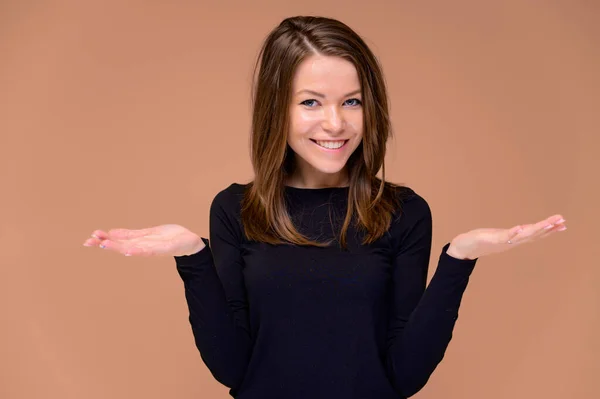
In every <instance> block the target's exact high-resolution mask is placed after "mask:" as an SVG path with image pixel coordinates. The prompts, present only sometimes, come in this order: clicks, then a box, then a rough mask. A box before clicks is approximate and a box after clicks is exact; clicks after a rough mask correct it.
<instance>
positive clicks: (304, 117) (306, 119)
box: [290, 111, 322, 137]
mask: <svg viewBox="0 0 600 399" xmlns="http://www.w3.org/2000/svg"><path fill="white" fill-rule="evenodd" d="M321 114H322V113H321V112H319V111H311V112H302V111H298V112H294V113H292V114H291V115H290V118H291V126H290V127H291V132H290V133H291V135H292V136H294V137H300V136H304V135H306V134H309V133H311V132H313V131H314V130H315V129H316V128H318V127H319V126H320V123H321V120H322V115H321Z"/></svg>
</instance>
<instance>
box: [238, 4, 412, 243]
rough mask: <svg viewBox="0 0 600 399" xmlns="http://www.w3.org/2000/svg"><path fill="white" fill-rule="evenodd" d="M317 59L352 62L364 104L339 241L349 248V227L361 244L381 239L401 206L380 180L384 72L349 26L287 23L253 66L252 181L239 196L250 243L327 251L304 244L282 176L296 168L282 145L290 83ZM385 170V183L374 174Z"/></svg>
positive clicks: (316, 20) (387, 132) (305, 19)
mask: <svg viewBox="0 0 600 399" xmlns="http://www.w3.org/2000/svg"><path fill="white" fill-rule="evenodd" d="M313 54H321V55H327V56H336V57H341V58H344V59H346V60H348V61H350V62H351V63H352V64H353V65H354V66H355V67H356V70H357V72H358V77H359V80H360V84H361V90H362V99H363V100H362V102H363V112H364V115H363V120H364V122H363V123H364V126H363V139H362V142H361V143H360V144H359V146H358V147H357V148H356V150H355V151H354V153H353V154H352V155H351V156H350V158H349V159H348V162H347V164H346V167H347V168H348V175H349V178H350V186H349V194H348V210H347V213H346V217H345V219H344V223H343V225H342V228H341V231H340V236H339V238H338V239H339V242H340V244H341V245H342V247H344V248H345V247H346V236H347V230H348V227H349V226H350V224H351V223H352V222H353V220H354V223H355V225H356V227H357V228H358V229H359V230H362V231H364V232H365V233H366V234H365V235H364V239H363V244H368V243H372V242H373V241H375V240H377V239H378V238H379V237H381V236H382V235H384V234H385V232H386V231H387V229H388V228H389V226H390V223H391V219H392V215H393V212H394V211H396V210H397V209H398V208H399V205H400V203H399V201H398V190H397V189H398V188H399V186H396V185H394V184H391V183H389V182H386V181H385V164H384V158H385V151H386V144H387V141H388V138H389V137H390V136H391V126H390V120H389V110H388V98H387V93H386V87H385V82H384V78H383V74H382V71H381V67H380V65H379V62H378V61H377V59H376V57H375V56H374V54H373V53H372V52H371V50H370V49H369V48H368V46H367V45H366V44H365V42H364V41H363V40H362V39H361V37H360V36H359V35H358V34H357V33H355V32H354V31H353V30H352V29H351V28H350V27H348V26H347V25H345V24H344V23H342V22H340V21H337V20H335V19H331V18H324V17H310V16H297V17H291V18H286V19H285V20H283V21H282V22H281V23H280V24H279V26H277V27H276V28H275V29H273V31H271V33H270V34H269V35H268V36H267V38H266V40H265V41H264V43H263V45H262V48H261V50H260V52H259V55H258V58H257V62H256V65H255V69H254V80H253V90H252V98H253V115H252V133H251V143H250V152H251V160H252V165H253V168H254V173H255V178H254V181H252V182H251V183H250V184H249V185H248V189H247V190H246V192H245V194H244V198H243V201H242V209H241V219H242V224H243V227H244V232H245V234H246V236H247V238H248V239H249V240H252V241H260V242H267V243H270V244H282V243H292V244H298V245H315V246H328V245H330V244H331V242H327V243H320V242H315V241H312V240H309V239H308V238H307V237H305V236H303V235H302V234H300V233H299V232H298V230H297V229H296V228H295V227H294V225H293V223H292V220H291V218H290V216H289V214H288V212H287V209H286V203H285V197H284V189H285V179H286V177H287V176H289V175H290V174H291V173H292V171H293V168H294V164H295V163H294V152H293V151H292V149H291V148H289V146H288V144H287V131H288V128H289V104H290V101H291V91H292V81H293V78H294V73H295V71H296V68H297V67H298V65H299V64H300V63H301V62H302V61H303V60H304V59H305V58H306V57H308V56H310V55H313ZM257 70H258V73H257ZM380 169H381V170H382V178H381V179H379V178H378V177H377V176H376V175H377V173H378V172H379V170H380Z"/></svg>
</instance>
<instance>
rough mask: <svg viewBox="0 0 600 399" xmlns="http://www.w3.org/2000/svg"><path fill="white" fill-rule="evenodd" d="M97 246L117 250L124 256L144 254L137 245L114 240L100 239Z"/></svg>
mask: <svg viewBox="0 0 600 399" xmlns="http://www.w3.org/2000/svg"><path fill="white" fill-rule="evenodd" d="M99 247H100V248H102V249H107V250H110V251H114V252H118V253H120V254H122V255H125V256H132V255H143V254H144V251H141V250H140V249H139V248H138V247H136V246H134V245H131V244H126V243H124V242H120V241H114V240H102V241H100V244H99Z"/></svg>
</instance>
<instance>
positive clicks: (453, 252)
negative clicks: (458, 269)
mask: <svg viewBox="0 0 600 399" xmlns="http://www.w3.org/2000/svg"><path fill="white" fill-rule="evenodd" d="M446 254H448V255H449V256H451V257H453V258H456V259H459V260H472V259H473V258H472V257H470V256H468V255H467V254H465V253H462V252H461V251H460V250H459V249H457V248H456V246H455V245H453V244H452V243H450V245H449V246H448V249H447V250H446Z"/></svg>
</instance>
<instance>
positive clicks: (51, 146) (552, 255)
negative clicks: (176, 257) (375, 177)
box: [0, 0, 600, 399]
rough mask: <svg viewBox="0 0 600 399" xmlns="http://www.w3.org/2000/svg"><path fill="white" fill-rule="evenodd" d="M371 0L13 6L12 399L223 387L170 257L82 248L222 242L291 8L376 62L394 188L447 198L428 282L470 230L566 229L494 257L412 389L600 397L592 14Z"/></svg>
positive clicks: (429, 393) (8, 42)
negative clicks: (218, 226) (272, 36)
mask: <svg viewBox="0 0 600 399" xmlns="http://www.w3.org/2000/svg"><path fill="white" fill-rule="evenodd" d="M125 3H126V4H125ZM202 3H204V4H202ZM366 3H367V2H365V1H361V2H359V1H332V0H330V1H312V0H310V1H304V2H278V1H269V2H267V1H261V2H257V1H254V2H241V1H239V2H234V1H227V2H225V1H223V2H220V3H219V5H217V4H216V2H213V3H209V2H192V1H181V0H180V1H169V2H167V1H163V2H159V1H137V2H121V1H117V0H104V1H75V0H64V1H58V0H57V1H49V0H45V1H42V0H39V1H22V0H3V1H2V2H0V59H1V61H0V133H1V136H0V138H1V141H0V170H1V174H0V177H1V182H0V183H1V189H2V192H1V195H0V202H1V206H0V212H1V218H0V246H1V254H0V265H1V269H0V316H1V323H2V324H1V328H0V397H1V398H3V399H21V398H48V399H53V398H61V399H70V398H77V399H80V398H86V399H100V398H103V399H104V398H111V399H112V398H114V399H121V398H123V399H124V398H146V399H151V398H152V399H153V398H227V397H229V396H228V394H227V388H225V387H223V386H221V385H220V384H218V383H217V382H215V381H214V380H213V378H212V377H211V375H210V374H209V372H208V370H207V369H206V368H205V366H204V365H203V364H202V362H201V359H200V357H199V355H198V353H197V351H196V348H195V347H194V343H193V339H192V335H191V330H190V327H189V325H188V321H187V308H186V305H185V299H184V295H183V287H182V284H181V282H180V280H179V277H178V275H177V274H176V271H175V264H174V261H173V260H172V259H170V258H152V259H150V258H126V257H122V256H119V255H117V254H115V253H108V252H103V251H102V250H100V249H97V248H86V247H83V246H82V243H83V241H84V240H85V239H86V238H87V237H88V236H89V234H90V233H91V232H92V231H93V230H94V229H110V228H114V227H126V228H142V227H147V226H150V225H157V224H163V223H178V224H182V225H184V226H186V227H188V228H189V229H191V230H193V231H195V232H197V233H199V234H202V235H206V234H208V231H207V228H208V206H209V204H210V201H211V200H212V198H213V196H214V195H215V194H216V193H217V192H218V191H219V190H221V189H223V188H224V187H226V186H227V185H229V184H230V183H231V182H234V181H235V182H246V181H248V179H250V178H251V177H252V171H251V167H250V162H249V156H248V131H249V125H250V123H249V122H250V120H249V116H250V108H249V104H250V102H249V90H250V75H251V70H252V65H253V61H254V57H255V55H256V54H257V52H258V49H259V46H260V43H261V41H262V39H263V38H264V37H265V35H266V34H267V33H268V31H269V30H270V29H272V28H273V27H274V26H275V25H276V24H277V23H279V21H280V20H281V19H283V18H284V17H287V16H290V15H296V14H320V15H324V16H331V17H335V18H339V19H341V20H343V21H344V22H346V23H348V24H349V25H350V26H352V27H353V28H355V29H356V30H357V31H358V32H359V33H360V34H362V35H363V36H364V37H365V38H366V40H367V41H368V43H369V44H370V45H371V46H372V48H373V50H374V51H375V52H376V53H377V55H378V56H379V57H380V59H381V61H382V63H383V66H384V71H385V72H386V78H387V81H388V83H389V89H390V96H391V103H392V119H393V122H394V127H395V134H396V138H395V140H394V142H392V143H390V149H389V156H388V162H387V165H388V167H389V169H388V178H389V179H390V180H392V181H396V182H405V183H407V184H408V185H410V186H411V187H413V188H414V189H415V190H417V192H419V193H420V194H421V195H423V196H424V197H425V198H426V199H427V200H428V201H429V203H430V205H431V207H432V209H433V213H434V229H435V231H434V234H435V235H434V246H433V250H432V265H431V267H432V271H433V269H434V268H435V265H436V263H435V262H436V261H437V257H438V256H439V251H440V249H441V246H442V245H443V244H444V243H445V242H446V241H448V240H450V239H451V238H452V237H453V236H454V235H456V234H458V233H461V232H463V231H466V230H469V229H472V228H476V227H510V226H513V225H515V224H518V223H529V222H532V221H537V220H540V219H541V218H544V217H546V216H549V215H551V214H554V213H562V214H563V215H564V216H565V217H566V219H567V223H568V226H569V229H568V230H567V231H566V232H564V233H559V234H555V235H554V236H552V237H551V238H548V239H547V240H544V241H540V242H538V243H535V244H531V245H527V246H521V247H518V248H515V249H514V250H512V251H510V252H507V253H503V254H498V255H494V256H490V257H488V258H484V259H482V260H481V261H480V263H479V265H478V267H477V269H476V272H475V273H474V275H473V278H472V280H471V283H470V286H469V288H468V289H467V293H466V294H465V297H464V301H463V306H462V308H461V316H460V318H459V322H458V325H457V327H456V330H455V337H454V339H453V341H452V343H451V345H450V348H449V350H448V352H447V354H446V357H445V359H444V361H443V362H442V364H441V365H440V366H439V368H438V369H437V370H436V372H435V373H434V375H433V377H432V378H431V380H430V383H429V384H428V385H427V386H426V387H425V388H424V389H423V390H422V391H421V392H420V393H419V394H417V395H416V396H415V397H418V398H420V399H425V398H430V399H439V398H445V399H450V398H457V399H458V398H460V399H468V398H486V399H497V398H519V399H521V398H542V397H543V398H545V399H551V398H557V399H558V398H561V399H563V398H585V399H587V398H590V399H591V398H598V397H600V383H599V381H598V375H599V373H600V367H599V365H600V361H599V360H598V356H599V355H600V344H599V341H598V336H600V312H599V303H600V294H599V289H598V287H599V285H600V284H599V283H600V272H599V270H598V266H599V265H598V263H599V261H598V259H600V253H599V250H598V238H599V235H598V223H599V222H600V218H598V216H599V211H598V204H599V201H600V194H599V184H598V173H599V172H600V161H599V159H598V158H599V156H598V153H599V150H600V148H599V147H600V145H599V139H598V133H599V129H598V127H599V123H598V114H599V112H598V110H599V108H600V107H599V106H600V101H599V94H598V93H599V92H600V78H599V73H598V71H600V50H599V49H600V23H598V21H599V20H600V2H599V1H597V0H593V1H584V0H579V1H574V0H564V1H519V0H512V1H470V2H466V1H458V2H457V1H453V2H448V1H444V0H437V1H419V2H416V1H385V0H377V1H376V0H371V2H370V4H369V5H368V6H367V5H366Z"/></svg>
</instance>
